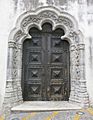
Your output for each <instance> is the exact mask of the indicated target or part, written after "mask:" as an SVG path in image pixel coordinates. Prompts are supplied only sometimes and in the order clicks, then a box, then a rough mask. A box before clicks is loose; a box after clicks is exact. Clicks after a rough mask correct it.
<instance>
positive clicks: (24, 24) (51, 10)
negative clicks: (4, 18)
mask: <svg viewBox="0 0 93 120" xmlns="http://www.w3.org/2000/svg"><path fill="white" fill-rule="evenodd" d="M46 22H49V23H51V24H52V26H53V27H52V30H55V29H56V28H62V29H64V31H65V35H64V36H62V37H61V39H62V40H67V41H68V42H69V44H70V76H71V92H70V98H69V101H72V102H73V103H75V104H76V103H79V105H81V106H86V105H88V104H89V99H88V94H87V88H86V79H85V58H84V54H85V45H84V41H83V35H82V33H81V31H80V30H79V29H78V24H77V22H76V20H75V19H74V17H73V16H71V15H70V14H68V13H66V12H61V11H60V10H59V9H57V8H55V7H42V8H39V9H37V10H36V11H33V12H31V11H28V12H25V13H24V14H22V15H21V16H20V17H19V18H18V20H17V23H16V27H15V28H14V29H13V30H12V31H11V33H10V35H9V41H8V66H7V81H6V96H5V101H6V102H5V103H4V105H5V104H6V103H9V101H10V106H11V107H13V106H14V105H18V104H20V103H22V102H23V98H22V90H21V71H22V45H23V41H24V40H25V39H26V38H30V37H31V36H30V35H29V34H28V31H29V29H30V28H31V27H37V28H38V29H39V30H42V27H41V26H42V24H44V23H46ZM7 97H8V98H7Z"/></svg>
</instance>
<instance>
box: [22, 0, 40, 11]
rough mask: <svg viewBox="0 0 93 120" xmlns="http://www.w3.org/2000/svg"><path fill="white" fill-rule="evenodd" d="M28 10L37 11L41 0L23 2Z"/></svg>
mask: <svg viewBox="0 0 93 120" xmlns="http://www.w3.org/2000/svg"><path fill="white" fill-rule="evenodd" d="M23 2H24V5H25V7H26V9H27V10H32V9H35V8H37V7H38V6H39V0H23Z"/></svg>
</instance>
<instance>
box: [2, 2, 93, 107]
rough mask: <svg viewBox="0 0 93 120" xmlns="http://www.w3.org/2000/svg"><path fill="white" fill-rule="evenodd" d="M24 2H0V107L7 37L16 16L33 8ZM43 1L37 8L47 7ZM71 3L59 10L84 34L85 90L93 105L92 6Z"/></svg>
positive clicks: (5, 63) (85, 3) (3, 91)
mask: <svg viewBox="0 0 93 120" xmlns="http://www.w3.org/2000/svg"><path fill="white" fill-rule="evenodd" d="M24 1H25V0H0V15H1V16H0V107H1V106H2V103H3V98H4V93H5V83H6V77H7V53H8V52H7V49H8V36H9V33H10V31H11V30H12V29H13V28H14V26H15V22H16V20H17V18H18V16H20V14H22V13H23V12H24V11H26V10H29V9H31V8H33V6H32V4H31V0H26V2H24ZM27 1H28V4H27ZM45 1H46V0H40V3H39V5H38V6H40V5H43V3H44V5H47V4H46V3H45ZM73 1H74V0H68V2H67V3H66V4H64V5H63V6H61V9H62V10H65V11H67V12H69V13H70V14H72V15H73V16H74V17H75V18H76V19H77V21H78V24H79V28H80V30H81V31H82V33H83V34H84V42H85V44H86V46H85V47H86V54H85V57H86V80H87V89H88V93H89V97H90V102H91V104H93V5H91V4H90V5H88V7H87V2H86V0H79V3H78V2H77V1H78V0H75V1H74V2H73ZM41 2H42V3H41ZM29 3H30V4H29ZM28 6H29V7H28Z"/></svg>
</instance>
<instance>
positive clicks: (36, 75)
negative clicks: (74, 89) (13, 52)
mask: <svg viewBox="0 0 93 120" xmlns="http://www.w3.org/2000/svg"><path fill="white" fill-rule="evenodd" d="M29 34H30V35H31V36H32V38H31V39H28V40H25V42H24V44H23V65H22V66H23V68H22V69H23V72H22V78H23V80H24V84H23V87H22V88H23V98H24V100H32V101H38V100H45V101H46V100H55V101H61V100H68V98H69V93H70V76H69V71H70V70H69V65H70V63H69V44H68V42H66V41H64V40H61V36H62V35H63V34H64V33H63V31H62V29H57V30H55V31H52V28H51V25H50V24H48V23H47V24H44V26H43V27H42V32H41V31H39V30H38V29H36V28H33V29H30V31H29Z"/></svg>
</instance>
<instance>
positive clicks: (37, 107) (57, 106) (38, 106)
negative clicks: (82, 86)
mask: <svg viewBox="0 0 93 120" xmlns="http://www.w3.org/2000/svg"><path fill="white" fill-rule="evenodd" d="M81 108H82V107H80V106H79V105H77V104H72V103H70V102H68V101H26V102H23V103H22V104H20V105H18V106H16V107H13V108H12V109H11V111H12V112H13V111H16V112H35V111H65V110H80V109H81Z"/></svg>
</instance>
